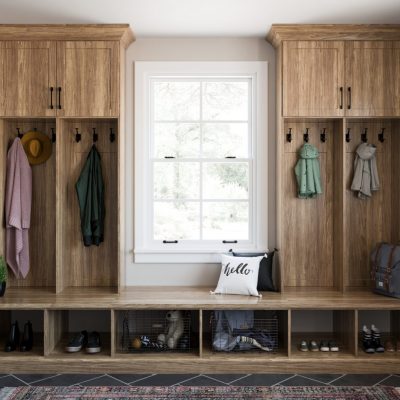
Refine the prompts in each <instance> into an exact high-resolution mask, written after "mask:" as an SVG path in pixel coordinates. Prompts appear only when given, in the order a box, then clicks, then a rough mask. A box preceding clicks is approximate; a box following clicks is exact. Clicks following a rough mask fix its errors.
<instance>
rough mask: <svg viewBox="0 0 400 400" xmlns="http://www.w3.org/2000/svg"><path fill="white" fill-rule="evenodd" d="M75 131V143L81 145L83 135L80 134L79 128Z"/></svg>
mask: <svg viewBox="0 0 400 400" xmlns="http://www.w3.org/2000/svg"><path fill="white" fill-rule="evenodd" d="M75 130H76V133H75V142H76V143H79V142H80V141H81V139H82V135H81V134H80V133H79V130H78V128H75Z"/></svg>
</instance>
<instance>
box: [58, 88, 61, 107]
mask: <svg viewBox="0 0 400 400" xmlns="http://www.w3.org/2000/svg"><path fill="white" fill-rule="evenodd" d="M57 91H58V106H57V108H58V109H59V110H61V86H59V87H58V88H57Z"/></svg>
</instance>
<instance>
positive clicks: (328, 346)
mask: <svg viewBox="0 0 400 400" xmlns="http://www.w3.org/2000/svg"><path fill="white" fill-rule="evenodd" d="M300 351H322V352H328V351H332V352H338V351H339V346H338V345H337V343H336V342H335V341H334V340H321V342H320V344H319V345H318V343H317V342H316V341H315V340H310V342H309V343H307V342H306V341H305V340H303V341H302V342H301V343H300Z"/></svg>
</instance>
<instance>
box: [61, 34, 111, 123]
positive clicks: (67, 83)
mask: <svg viewBox="0 0 400 400" xmlns="http://www.w3.org/2000/svg"><path fill="white" fill-rule="evenodd" d="M118 114H119V43H118V42H100V41H87V42H58V44H57V115H59V116H68V117H69V116H78V117H86V116H87V117H110V116H118Z"/></svg>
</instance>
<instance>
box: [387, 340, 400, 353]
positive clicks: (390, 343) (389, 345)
mask: <svg viewBox="0 0 400 400" xmlns="http://www.w3.org/2000/svg"><path fill="white" fill-rule="evenodd" d="M385 351H387V352H388V353H394V352H396V351H397V352H400V340H399V339H398V340H397V342H396V346H395V345H394V341H392V340H391V339H388V340H386V341H385Z"/></svg>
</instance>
